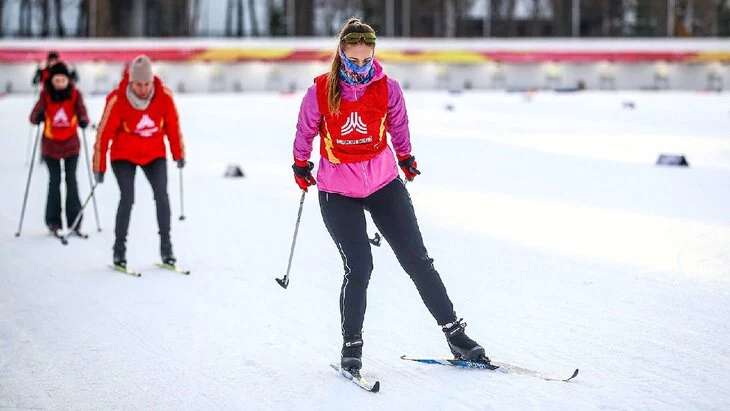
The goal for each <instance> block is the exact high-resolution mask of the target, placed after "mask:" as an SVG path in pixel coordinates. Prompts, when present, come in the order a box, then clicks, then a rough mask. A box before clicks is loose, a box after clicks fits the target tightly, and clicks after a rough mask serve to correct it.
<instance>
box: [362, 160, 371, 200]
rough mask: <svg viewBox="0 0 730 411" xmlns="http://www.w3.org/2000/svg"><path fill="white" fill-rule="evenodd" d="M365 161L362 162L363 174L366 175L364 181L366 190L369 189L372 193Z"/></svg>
mask: <svg viewBox="0 0 730 411" xmlns="http://www.w3.org/2000/svg"><path fill="white" fill-rule="evenodd" d="M364 163H365V162H364V161H363V162H361V163H360V167H362V175H363V176H364V177H365V179H364V180H363V183H364V184H365V190H367V192H368V193H370V184H368V172H367V171H365V164H364Z"/></svg>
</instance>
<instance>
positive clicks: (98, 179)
mask: <svg viewBox="0 0 730 411" xmlns="http://www.w3.org/2000/svg"><path fill="white" fill-rule="evenodd" d="M94 180H96V183H97V184H102V183H104V173H99V172H97V173H94Z"/></svg>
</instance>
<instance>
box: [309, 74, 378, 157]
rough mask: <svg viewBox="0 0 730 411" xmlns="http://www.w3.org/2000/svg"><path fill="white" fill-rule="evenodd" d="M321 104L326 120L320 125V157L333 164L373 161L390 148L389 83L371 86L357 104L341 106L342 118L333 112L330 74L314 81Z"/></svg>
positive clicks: (343, 104)
mask: <svg viewBox="0 0 730 411" xmlns="http://www.w3.org/2000/svg"><path fill="white" fill-rule="evenodd" d="M314 82H315V83H316V84H317V104H318V106H319V112H320V113H322V116H323V117H324V119H323V120H322V122H321V123H320V125H319V136H320V145H319V154H320V155H321V156H322V157H324V158H326V159H327V160H329V161H330V162H331V163H355V162H359V161H365V160H369V159H371V158H373V157H375V155H377V154H378V153H380V152H381V151H383V150H385V148H386V147H387V146H388V143H387V139H386V137H385V120H386V118H387V116H388V81H387V78H386V77H385V76H383V78H381V79H379V80H376V81H374V82H372V83H370V84H369V85H368V86H367V88H366V89H365V94H364V95H363V96H362V97H360V99H358V100H357V101H347V100H345V99H342V100H341V102H340V115H338V116H335V115H333V114H331V113H330V112H329V105H328V103H327V74H323V75H321V76H319V77H317V78H315V79H314Z"/></svg>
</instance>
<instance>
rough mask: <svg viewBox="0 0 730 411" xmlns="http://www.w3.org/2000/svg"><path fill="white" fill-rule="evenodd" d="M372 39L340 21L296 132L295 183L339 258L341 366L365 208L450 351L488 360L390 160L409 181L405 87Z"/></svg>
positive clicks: (361, 262) (354, 359)
mask: <svg viewBox="0 0 730 411" xmlns="http://www.w3.org/2000/svg"><path fill="white" fill-rule="evenodd" d="M375 41H376V36H375V31H374V30H373V29H372V28H371V27H370V26H369V25H367V24H364V23H362V22H361V21H360V20H358V19H355V18H353V19H350V20H349V21H348V22H347V23H346V24H345V25H344V26H343V27H342V30H341V31H340V35H339V42H338V45H337V54H336V55H335V56H334V59H333V61H332V68H331V70H330V72H329V73H326V74H323V75H321V76H319V77H317V78H316V79H315V80H314V85H312V86H311V87H310V88H309V89H308V90H307V93H306V95H305V96H304V99H303V101H302V105H301V109H300V112H299V120H298V122H297V133H296V138H295V140H294V165H293V166H292V168H293V170H294V178H295V181H296V183H297V184H298V185H299V187H300V188H301V189H302V190H304V191H307V189H308V187H310V186H311V185H314V184H317V186H318V188H319V204H320V209H321V212H322V218H323V219H324V224H325V226H326V227H327V230H328V231H329V233H330V235H331V236H332V239H333V240H334V242H335V244H336V246H337V249H338V251H339V252H340V256H341V257H342V261H343V263H344V269H345V275H344V279H343V282H342V288H341V292H340V316H341V320H342V336H343V345H342V357H341V367H342V369H344V370H348V371H349V372H351V373H352V374H353V375H359V370H360V368H361V367H362V360H361V357H362V347H363V340H362V326H363V319H364V316H365V306H366V294H367V287H368V283H369V281H370V274H371V273H372V270H373V258H372V254H371V252H370V242H369V241H368V235H367V230H366V223H365V210H368V211H369V212H370V215H371V216H372V218H373V221H374V222H375V225H376V226H377V227H378V230H380V232H381V233H383V236H384V237H385V239H386V240H388V243H389V244H390V246H391V247H392V249H393V251H394V252H395V255H396V257H397V258H398V261H399V262H400V265H401V266H402V267H403V269H404V270H405V271H406V273H408V275H409V276H410V277H411V279H412V280H413V282H414V283H415V285H416V288H417V289H418V292H419V293H420V295H421V298H422V299H423V302H424V303H425V304H426V307H427V308H428V310H429V311H430V312H431V314H432V315H433V317H434V318H435V319H436V322H437V324H439V325H440V326H441V327H442V329H443V332H444V333H445V335H446V339H447V341H448V344H449V348H450V349H451V352H452V353H453V354H454V356H456V357H457V358H462V359H468V360H472V361H478V362H485V363H488V362H489V358H487V357H486V356H485V354H484V348H482V347H481V346H480V345H479V344H477V343H476V342H475V341H474V340H472V339H471V338H469V337H468V336H467V335H466V334H465V332H464V328H465V327H466V323H464V322H463V321H462V320H461V319H458V318H457V316H456V313H455V312H454V307H453V304H452V303H451V300H450V299H449V296H448V295H447V293H446V288H445V287H444V284H443V282H442V281H441V277H440V276H439V273H438V272H437V271H436V269H435V268H434V266H433V259H432V258H430V257H429V256H428V253H427V252H426V247H425V246H424V245H423V239H422V237H421V232H420V229H419V228H418V222H417V221H416V216H415V213H414V210H413V205H412V203H411V200H410V197H409V195H408V192H407V191H406V188H405V183H404V182H403V180H401V179H400V178H399V176H398V166H400V168H401V169H402V170H403V172H404V173H405V177H406V179H407V180H408V181H412V180H413V179H414V178H415V177H416V176H417V175H418V174H420V171H418V169H417V168H416V167H417V164H416V161H415V160H416V159H415V157H413V156H412V155H411V154H410V153H411V142H410V132H409V130H408V114H407V112H406V106H405V101H404V100H403V92H402V90H401V88H400V86H399V85H398V82H397V81H395V80H393V79H391V78H388V77H387V76H386V75H385V73H383V68H382V66H381V65H380V64H379V63H378V62H377V61H376V60H375ZM386 131H387V132H388V133H389V134H390V135H391V142H392V145H393V149H394V150H395V154H396V155H395V156H394V155H393V151H392V150H391V148H390V147H389V146H388V142H387V138H386ZM317 134H319V136H320V156H321V158H320V161H319V168H318V171H317V178H316V180H315V178H314V177H313V176H312V173H311V171H312V169H313V168H314V164H313V163H312V162H310V161H308V160H309V158H310V155H311V153H312V142H313V140H314V137H315V136H316V135H317ZM395 157H397V158H398V163H397V165H396V160H395Z"/></svg>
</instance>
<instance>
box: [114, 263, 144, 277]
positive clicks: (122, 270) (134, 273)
mask: <svg viewBox="0 0 730 411" xmlns="http://www.w3.org/2000/svg"><path fill="white" fill-rule="evenodd" d="M109 268H111V269H112V270H114V271H118V272H120V273H123V274H129V275H131V276H132V277H142V273H140V272H139V271H134V270H132V269H131V268H129V267H124V266H121V265H116V264H109Z"/></svg>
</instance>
